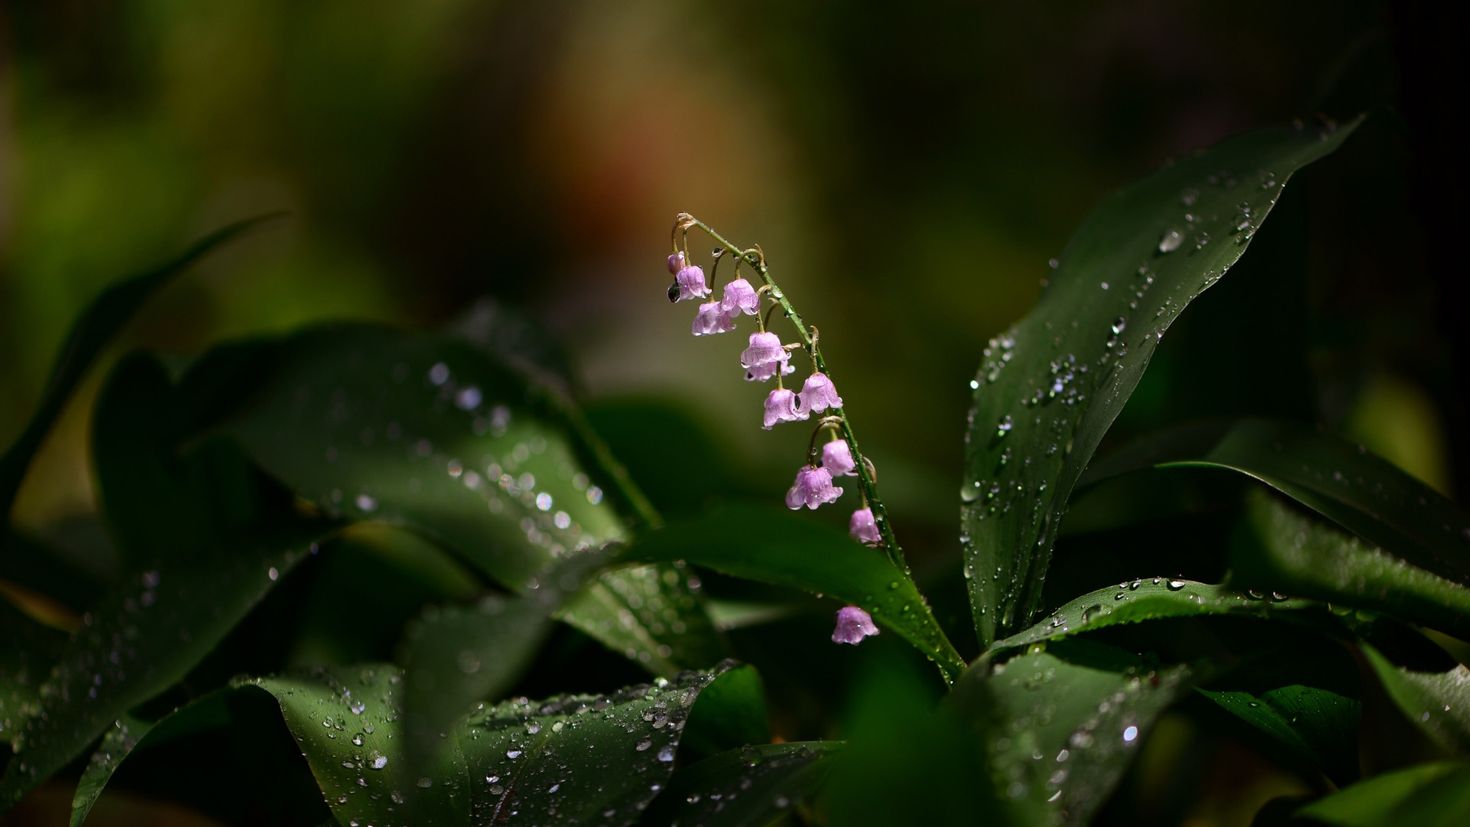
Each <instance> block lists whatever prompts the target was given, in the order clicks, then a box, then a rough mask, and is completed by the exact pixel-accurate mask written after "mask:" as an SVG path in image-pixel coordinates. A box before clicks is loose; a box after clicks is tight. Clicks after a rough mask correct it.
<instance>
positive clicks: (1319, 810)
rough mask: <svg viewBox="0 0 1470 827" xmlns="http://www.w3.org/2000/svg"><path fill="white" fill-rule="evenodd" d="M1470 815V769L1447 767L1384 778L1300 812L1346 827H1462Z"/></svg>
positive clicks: (1411, 769)
mask: <svg viewBox="0 0 1470 827" xmlns="http://www.w3.org/2000/svg"><path fill="white" fill-rule="evenodd" d="M1466 812H1470V764H1465V763H1461V762H1449V761H1447V762H1444V763H1438V764H1421V765H1419V766H1417V767H1409V768H1408V769H1402V770H1397V771H1395V772H1389V773H1384V774H1383V775H1380V776H1377V777H1375V778H1370V779H1368V780H1366V781H1362V782H1360V783H1357V784H1354V785H1353V786H1351V787H1348V788H1347V789H1345V790H1342V791H1341V792H1338V793H1335V794H1333V795H1330V796H1328V797H1326V798H1323V799H1321V800H1319V801H1314V802H1312V803H1311V804H1308V805H1307V806H1305V807H1303V808H1302V809H1300V810H1298V811H1297V815H1298V816H1300V817H1302V818H1306V819H1312V820H1315V821H1319V822H1323V823H1326V824H1336V825H1341V827H1397V825H1405V824H1414V825H1431V824H1434V825H1439V824H1443V825H1452V824H1459V823H1460V819H1462V818H1463V816H1464V814H1465V813H1466Z"/></svg>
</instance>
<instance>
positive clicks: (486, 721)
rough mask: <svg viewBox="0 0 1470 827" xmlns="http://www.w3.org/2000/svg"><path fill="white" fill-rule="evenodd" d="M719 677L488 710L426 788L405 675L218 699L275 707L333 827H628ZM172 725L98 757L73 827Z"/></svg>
mask: <svg viewBox="0 0 1470 827" xmlns="http://www.w3.org/2000/svg"><path fill="white" fill-rule="evenodd" d="M728 668H729V667H728V665H727V664H722V665H720V666H719V667H717V668H715V669H713V670H710V671H705V672H690V673H684V674H682V675H680V677H679V678H678V679H677V680H674V681H666V680H662V679H660V680H659V681H657V682H655V683H654V684H652V685H643V686H634V687H629V688H626V689H622V690H619V691H617V692H614V693H612V694H609V695H568V696H561V697H555V698H548V699H544V700H540V701H529V700H526V699H524V698H521V699H517V700H514V701H509V702H506V703H502V704H497V705H494V706H491V707H487V708H485V709H483V710H481V711H479V712H476V713H475V714H474V715H471V716H470V717H469V718H468V719H467V720H465V721H461V722H460V723H459V724H457V725H455V726H454V727H453V728H452V729H450V730H449V731H448V732H447V737H446V739H445V740H446V743H447V745H448V748H447V749H446V750H445V751H444V752H443V754H441V756H440V758H439V761H438V762H437V763H436V764H435V766H434V768H433V770H432V771H430V772H428V773H426V774H423V775H410V774H406V773H405V772H404V770H405V768H406V760H405V758H404V754H403V748H404V743H405V742H404V738H403V731H402V727H401V715H400V713H401V691H402V675H401V673H400V672H398V670H396V669H394V668H393V667H391V666H387V665H366V666H360V667H345V668H340V669H332V670H318V671H316V672H314V673H311V674H307V675H301V676H281V677H274V678H256V679H241V680H238V681H236V682H235V683H234V684H233V687H234V688H233V689H232V690H226V691H235V692H244V691H258V690H263V691H265V692H268V693H270V695H271V696H273V697H274V698H275V700H276V702H277V703H278V704H279V705H280V708H281V714H282V717H284V719H285V721H286V725H287V727H288V728H289V729H290V731H291V734H292V735H293V736H294V738H295V739H296V742H297V744H298V745H299V746H300V748H301V752H302V754H303V755H304V756H305V757H306V761H307V763H308V764H309V765H310V767H311V771H312V774H313V775H314V776H315V777H316V781H317V785H318V786H319V787H320V788H321V791H322V796H323V799H324V800H325V801H326V803H327V806H328V807H330V808H331V810H332V814H333V816H335V817H336V819H337V821H338V822H339V823H341V824H354V823H356V824H377V825H384V827H387V825H398V824H443V825H458V824H465V825H468V824H535V825H557V824H568V825H571V824H593V823H596V824H631V823H632V822H634V821H636V820H637V819H638V817H639V814H640V813H641V812H642V811H643V809H644V808H645V807H647V806H648V804H649V802H650V801H652V800H653V799H654V797H655V796H656V795H657V794H658V792H659V791H660V790H661V789H663V787H664V785H665V784H666V783H667V782H668V779H669V776H670V775H671V774H672V771H673V768H674V759H675V756H676V754H677V752H678V750H679V744H680V739H681V737H682V735H683V733H684V724H685V721H686V720H687V719H688V717H689V716H690V714H691V710H692V709H694V708H695V702H696V700H697V699H699V697H700V694H701V692H702V691H703V690H704V689H705V688H707V687H709V686H711V685H712V683H713V682H715V681H717V679H718V678H719V677H720V676H721V675H722V674H723V673H724V671H725V670H726V669H728ZM218 694H219V693H216V695H212V696H206V697H205V698H203V699H201V700H200V701H198V702H196V703H195V704H193V705H191V706H189V707H185V708H184V709H183V710H181V711H180V712H177V713H175V715H182V714H190V713H194V712H197V711H198V708H199V707H200V706H202V705H206V704H209V703H211V702H213V700H215V699H217V698H218ZM172 720H173V718H165V719H164V720H163V721H162V722H160V723H158V724H157V725H156V728H155V729H153V730H152V732H149V731H148V725H143V726H142V727H141V728H139V729H137V730H132V731H130V732H129V733H128V734H126V735H123V736H119V737H116V738H113V739H110V740H109V742H107V743H106V744H104V747H110V748H112V749H114V750H116V753H115V754H112V755H109V756H108V758H107V760H105V761H98V762H94V764H93V767H96V769H92V768H89V769H88V771H87V773H86V775H85V776H84V779H83V786H82V787H81V788H79V790H78V798H77V802H76V804H75V806H76V812H77V813H78V814H79V815H78V816H77V817H76V818H75V819H74V822H73V823H74V824H80V822H81V819H82V818H85V815H86V811H87V809H89V808H90V806H91V804H92V802H93V801H95V799H96V797H97V794H98V793H99V792H100V791H101V788H102V786H103V785H105V784H106V782H107V780H108V778H109V777H110V776H111V775H112V773H113V772H115V771H116V769H117V767H118V765H119V764H120V763H121V761H122V759H123V758H125V757H126V756H127V755H128V754H129V753H130V752H131V751H132V750H133V749H135V748H136V747H137V746H139V745H140V744H146V743H148V742H149V738H148V737H144V736H152V735H153V734H154V733H157V732H159V731H161V730H163V729H164V728H165V727H167V726H168V725H169V724H170V722H171V721H172Z"/></svg>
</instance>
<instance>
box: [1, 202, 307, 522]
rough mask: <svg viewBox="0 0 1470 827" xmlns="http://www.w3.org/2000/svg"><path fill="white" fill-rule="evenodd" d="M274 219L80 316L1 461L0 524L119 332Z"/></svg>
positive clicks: (216, 235) (212, 244)
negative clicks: (205, 261)
mask: <svg viewBox="0 0 1470 827" xmlns="http://www.w3.org/2000/svg"><path fill="white" fill-rule="evenodd" d="M277 215H278V214H271V215H262V216H256V217H254V218H247V219H245V220H243V221H237V222H235V223H234V224H228V225H226V226H224V227H221V228H220V229H218V230H215V231H214V232H212V233H210V234H209V235H207V236H205V237H204V238H201V239H199V240H198V241H196V242H194V243H193V244H192V245H191V246H190V247H189V248H188V249H187V250H185V251H184V252H182V253H180V254H179V255H178V257H176V258H174V259H172V260H171V261H168V262H166V263H164V264H161V265H159V266H157V267H155V268H153V269H151V270H147V271H145V272H142V273H138V274H135V275H131V276H128V277H125V278H123V279H121V280H120V281H117V282H115V283H113V284H110V285H108V286H107V287H106V288H104V289H103V290H102V292H100V293H98V294H97V295H96V296H95V297H94V298H93V299H92V301H91V302H90V303H89V304H88V305H87V306H86V308H85V309H83V310H82V314H81V315H80V316H78V317H77V319H76V321H74V322H73V323H72V326H71V330H70V331H68V332H67V334H66V341H64V342H63V343H62V345H61V352H60V353H59V354H57V357H56V364H54V365H52V367H51V376H50V378H48V379H47V380H46V389H45V391H44V392H43V393H42V394H41V402H40V405H39V406H38V407H37V409H36V412H35V413H34V414H32V415H31V419H30V422H28V423H27V424H26V428H25V430H24V431H22V432H21V435H20V437H19V438H17V439H16V441H15V444H13V445H11V446H10V447H9V448H8V449H6V451H5V454H4V455H3V456H0V520H3V521H4V522H6V523H8V522H9V520H10V507H11V505H12V504H13V502H14V500H15V494H16V492H17V491H19V490H20V483H21V480H22V479H23V478H24V477H25V473H26V469H27V468H29V467H30V464H31V458H32V457H34V456H35V453H36V451H37V450H38V449H39V448H40V447H41V442H42V440H43V439H45V437H46V434H47V432H49V431H50V430H51V424H52V423H53V422H55V421H56V417H58V416H59V415H60V414H61V409H62V408H63V407H64V406H65V405H66V402H67V400H68V399H70V398H71V394H72V391H73V390H75V389H76V386H77V383H78V382H80V381H81V380H82V377H83V376H84V375H85V374H86V372H87V370H88V369H89V368H90V367H91V366H92V363H93V362H94V361H96V359H97V356H98V354H100V353H101V352H102V349H103V348H104V347H106V346H107V343H108V342H110V341H112V338H113V337H114V336H116V335H117V334H118V332H119V331H120V330H122V328H123V326H124V325H126V324H127V323H128V321H129V320H130V319H132V318H133V316H134V315H136V314H137V312H138V310H139V309H141V308H142V306H143V304H144V303H145V302H146V301H147V300H148V298H149V297H150V296H152V295H153V294H154V293H156V292H158V291H159V290H160V289H162V288H163V287H164V286H165V285H167V284H168V283H169V282H170V281H172V280H173V279H174V278H175V277H176V276H178V275H179V274H181V273H183V272H184V271H185V270H187V269H189V267H190V266H192V265H193V264H194V263H195V262H196V261H198V260H199V259H201V258H203V257H204V256H205V255H206V254H208V253H209V252H210V251H211V250H213V249H215V248H216V247H219V246H220V245H222V244H225V243H228V242H229V241H231V240H233V239H235V238H237V237H239V236H240V235H243V234H244V233H246V232H247V231H249V230H251V229H253V228H254V227H256V226H258V225H260V224H262V223H264V222H266V221H269V220H271V219H273V218H275V217H276V216H277Z"/></svg>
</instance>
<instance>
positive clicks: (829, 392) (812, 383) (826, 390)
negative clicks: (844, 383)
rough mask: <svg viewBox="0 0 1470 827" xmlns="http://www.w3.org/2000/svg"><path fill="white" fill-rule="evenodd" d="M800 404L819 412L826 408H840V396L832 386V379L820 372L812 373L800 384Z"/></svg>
mask: <svg viewBox="0 0 1470 827" xmlns="http://www.w3.org/2000/svg"><path fill="white" fill-rule="evenodd" d="M801 406H802V407H803V408H805V409H806V410H807V411H809V412H811V413H821V412H822V411H825V410H827V409H828V408H841V407H842V397H840V396H838V395H837V389H836V388H834V387H833V386H832V380H831V379H828V378H827V377H826V375H824V374H821V373H813V374H812V375H811V376H808V377H807V378H806V383H805V384H803V385H802V386H801Z"/></svg>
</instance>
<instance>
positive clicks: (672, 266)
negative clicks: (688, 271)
mask: <svg viewBox="0 0 1470 827" xmlns="http://www.w3.org/2000/svg"><path fill="white" fill-rule="evenodd" d="M682 269H684V251H683V250H680V251H678V252H676V253H674V254H673V255H671V256H669V275H671V276H672V275H674V274H675V273H678V272H679V271H680V270H682Z"/></svg>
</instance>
